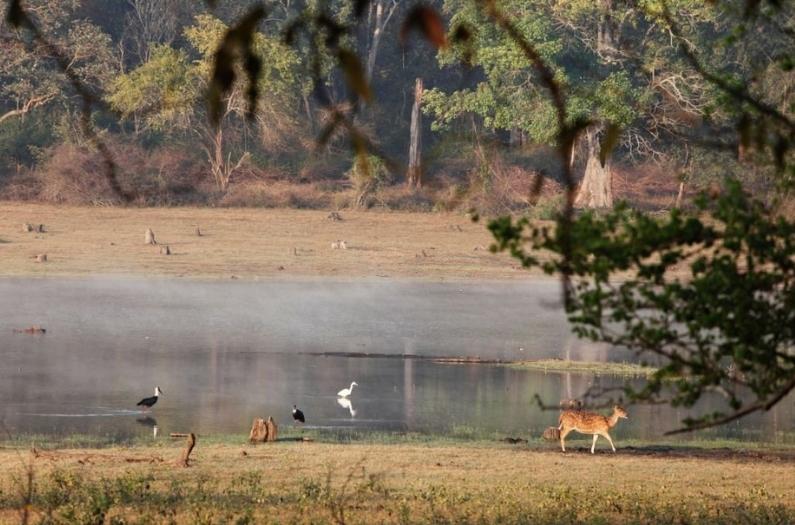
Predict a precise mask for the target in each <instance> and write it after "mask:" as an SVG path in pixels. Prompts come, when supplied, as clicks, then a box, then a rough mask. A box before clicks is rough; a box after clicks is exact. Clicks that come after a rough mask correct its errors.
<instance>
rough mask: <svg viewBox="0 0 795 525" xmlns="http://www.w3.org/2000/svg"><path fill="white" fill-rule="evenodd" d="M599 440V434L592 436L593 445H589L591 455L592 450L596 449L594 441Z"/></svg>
mask: <svg viewBox="0 0 795 525" xmlns="http://www.w3.org/2000/svg"><path fill="white" fill-rule="evenodd" d="M597 439H599V434H594V435H593V443H591V454H593V451H594V449H595V448H596V440H597Z"/></svg>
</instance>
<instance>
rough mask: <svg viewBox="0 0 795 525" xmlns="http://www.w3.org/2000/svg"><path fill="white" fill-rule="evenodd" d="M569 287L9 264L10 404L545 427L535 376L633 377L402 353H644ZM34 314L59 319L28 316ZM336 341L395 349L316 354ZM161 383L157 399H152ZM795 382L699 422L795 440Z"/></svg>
mask: <svg viewBox="0 0 795 525" xmlns="http://www.w3.org/2000/svg"><path fill="white" fill-rule="evenodd" d="M557 303H558V288H557V283H554V282H534V283H481V284H457V283H455V284H454V283H412V282H394V281H390V282H382V281H366V282H361V283H357V284H352V283H346V282H328V281H323V282H320V281H293V282H239V281H234V282H223V283H221V282H196V281H189V282H183V281H175V280H134V279H111V278H105V279H92V280H86V279H73V280H70V279H58V280H27V279H2V280H0V352H1V354H0V419H2V421H3V424H4V426H5V427H6V430H7V431H8V432H10V433H11V434H12V435H27V434H45V435H50V436H54V437H61V436H66V435H69V434H73V433H77V434H84V435H85V434H88V435H95V436H100V437H103V438H110V439H118V440H126V439H130V438H133V437H139V436H149V435H152V431H153V427H154V426H157V427H158V429H159V431H160V433H161V435H162V434H167V433H168V432H175V431H177V432H184V431H192V432H197V433H204V434H207V433H241V432H246V431H247V430H248V426H249V424H250V422H251V419H252V418H253V417H257V416H268V415H272V416H274V417H275V418H276V420H277V421H278V422H280V423H281V424H291V423H292V422H291V417H290V409H291V407H292V405H293V404H297V405H299V407H300V408H301V409H302V410H303V411H304V412H305V413H306V416H307V425H308V426H310V427H320V428H330V429H346V428H356V429H374V430H387V431H413V432H433V433H461V432H475V433H478V434H480V435H483V434H487V433H490V432H499V433H501V434H505V433H508V434H513V435H521V436H524V437H528V435H530V436H531V437H533V436H537V435H538V434H540V433H541V432H542V431H543V429H544V428H545V427H547V426H549V425H552V424H555V423H556V421H557V413H554V412H547V411H541V410H540V409H539V408H538V407H537V406H536V405H535V404H534V403H533V396H534V395H535V394H539V395H540V396H541V397H542V399H544V401H545V402H547V403H556V402H557V401H558V400H560V399H562V398H572V397H576V396H578V395H580V394H582V393H583V392H584V391H585V390H586V389H588V388H589V387H591V386H593V385H595V384H596V385H599V386H620V385H622V384H623V382H624V379H620V378H604V377H602V378H600V377H594V376H591V375H587V374H585V375H583V374H543V373H539V372H529V371H523V370H515V369H510V368H507V367H502V366H490V365H448V364H440V363H436V362H434V361H432V360H429V359H414V358H404V357H403V356H406V355H410V356H480V357H484V358H500V359H536V358H545V357H570V358H574V359H588V360H605V359H608V358H609V359H613V360H624V359H626V358H627V357H628V356H627V355H626V354H625V353H623V352H621V351H618V350H608V349H606V348H604V347H599V346H595V345H590V344H587V343H583V342H580V341H578V340H576V339H575V338H574V337H573V336H571V335H570V334H569V330H568V327H567V326H566V323H565V319H564V317H563V316H562V315H561V313H560V307H559V305H558V304H557ZM34 324H38V325H41V326H44V327H46V328H47V334H46V335H43V336H32V335H27V334H15V333H13V330H14V329H15V328H23V327H26V326H30V325H34ZM333 352H353V353H357V354H362V353H365V354H378V355H377V356H370V357H342V356H333V355H316V354H322V353H333ZM351 381H356V382H357V383H358V384H359V387H358V388H357V389H355V391H354V393H353V395H352V396H351V398H350V404H344V403H343V404H341V403H339V402H338V400H337V397H336V395H335V392H337V391H338V390H340V389H341V388H343V387H347V386H348V385H349V383H350V382H351ZM155 385H159V386H160V387H161V388H162V389H163V391H164V396H163V397H162V398H161V400H160V401H159V402H158V404H157V405H156V406H155V408H154V409H153V410H152V411H151V413H143V412H141V411H139V410H136V407H135V403H136V402H137V401H138V400H139V399H140V398H142V397H146V396H150V395H152V390H153V388H154V386H155ZM793 399H794V398H793V397H790V398H789V399H787V400H785V401H784V403H782V404H781V405H780V406H779V407H777V408H776V409H774V410H773V411H771V413H769V414H764V415H757V416H754V417H751V418H747V419H745V420H743V421H742V422H739V423H736V424H734V425H731V426H727V427H723V428H721V429H720V430H717V431H711V432H710V433H709V434H701V435H697V436H696V437H704V436H705V435H706V436H709V437H732V438H738V439H747V440H763V441H782V440H791V439H792V435H793V432H795V406H794V405H795V402H793ZM713 401H714V400H713ZM713 405H714V403H713V402H712V401H710V400H707V401H706V402H705V403H703V404H702V405H701V406H700V407H699V410H709V409H710V408H713ZM687 415H688V412H686V411H682V410H680V411H677V410H674V409H671V408H669V407H647V406H634V407H631V408H630V419H629V420H628V421H626V422H622V423H621V425H620V426H619V428H617V429H616V430H615V435H616V437H617V438H619V439H622V438H623V439H626V438H647V439H654V438H656V437H659V436H660V435H661V434H662V432H663V431H665V430H669V429H671V428H674V427H675V426H676V425H677V422H678V421H680V420H681V419H682V418H683V417H686V416H687Z"/></svg>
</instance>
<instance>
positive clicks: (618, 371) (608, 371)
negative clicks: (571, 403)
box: [505, 359, 657, 377]
mask: <svg viewBox="0 0 795 525" xmlns="http://www.w3.org/2000/svg"><path fill="white" fill-rule="evenodd" d="M505 366H507V367H510V368H517V369H522V370H539V371H542V372H550V373H562V372H578V373H589V374H594V375H617V376H628V377H632V376H649V375H651V374H653V373H654V372H656V371H657V369H656V368H653V367H650V366H643V365H636V364H632V363H608V362H592V361H570V360H568V359H538V360H533V361H518V362H516V363H507V364H506V365H505Z"/></svg>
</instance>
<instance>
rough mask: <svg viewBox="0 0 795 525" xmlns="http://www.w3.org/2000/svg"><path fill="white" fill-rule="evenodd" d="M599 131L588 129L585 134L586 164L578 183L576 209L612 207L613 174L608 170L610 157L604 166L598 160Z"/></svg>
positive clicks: (575, 200)
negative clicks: (583, 173) (580, 180)
mask: <svg viewBox="0 0 795 525" xmlns="http://www.w3.org/2000/svg"><path fill="white" fill-rule="evenodd" d="M600 131H601V129H593V128H590V129H588V130H587V131H586V132H585V142H586V147H587V150H588V151H587V162H586V164H585V175H584V176H583V178H582V182H581V183H580V188H579V190H578V191H577V196H576V197H575V199H574V206H575V207H577V208H612V207H613V174H612V172H611V169H610V157H609V156H608V158H606V159H605V163H604V165H602V163H601V161H600V160H599V150H600V144H599V132H600Z"/></svg>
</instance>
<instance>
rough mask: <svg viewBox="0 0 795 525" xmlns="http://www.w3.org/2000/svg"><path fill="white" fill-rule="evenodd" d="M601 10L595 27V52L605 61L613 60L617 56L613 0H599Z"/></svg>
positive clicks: (616, 29) (616, 28)
mask: <svg viewBox="0 0 795 525" xmlns="http://www.w3.org/2000/svg"><path fill="white" fill-rule="evenodd" d="M600 11H601V12H600V13H599V15H598V16H599V22H598V24H597V28H596V53H597V54H598V55H599V56H600V57H601V58H602V59H603V60H605V61H606V62H615V61H617V59H618V58H619V57H618V31H619V28H618V27H617V24H616V21H615V19H614V18H613V14H612V11H613V0H601V10H600Z"/></svg>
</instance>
